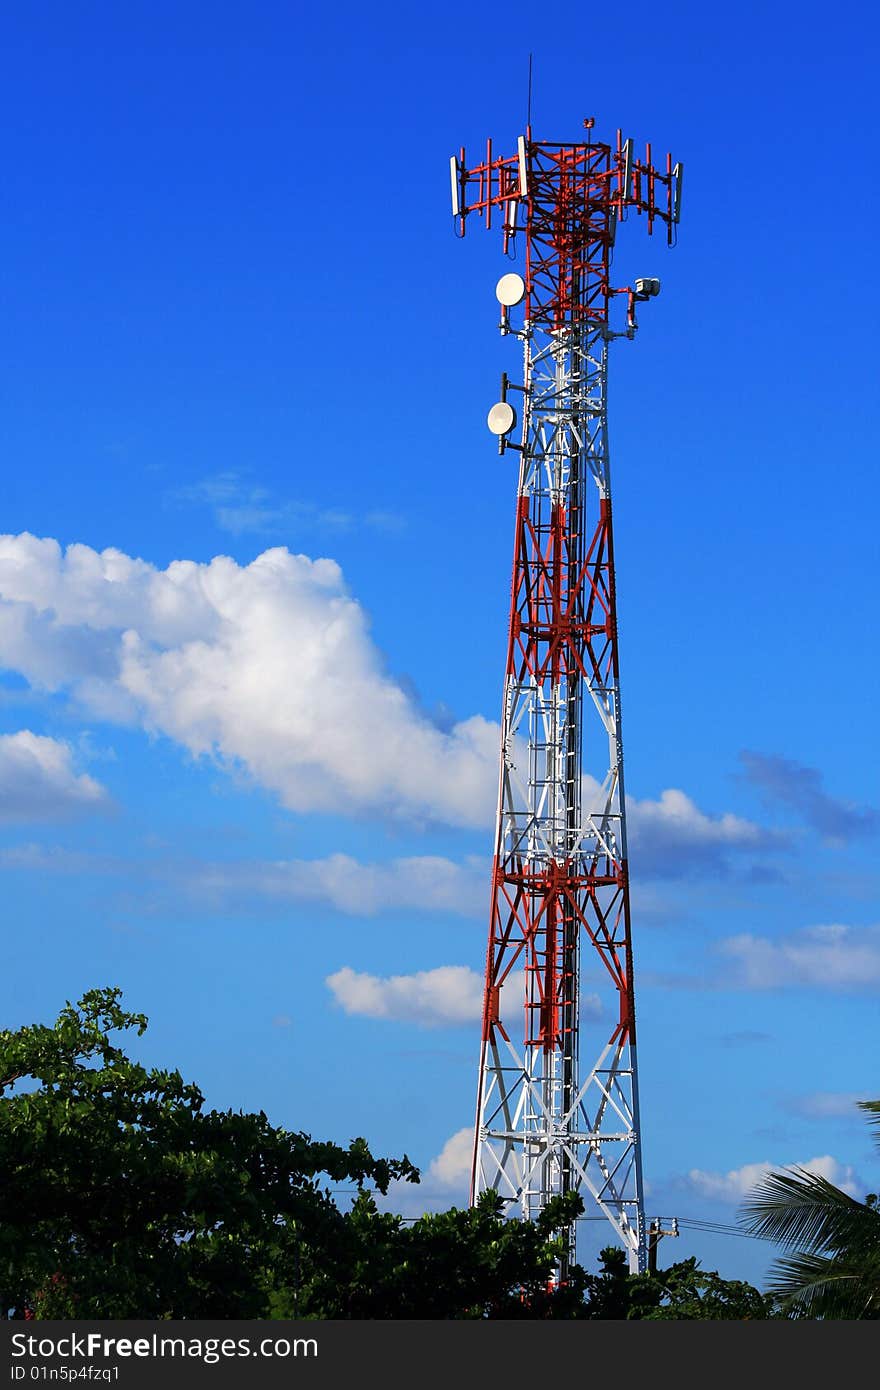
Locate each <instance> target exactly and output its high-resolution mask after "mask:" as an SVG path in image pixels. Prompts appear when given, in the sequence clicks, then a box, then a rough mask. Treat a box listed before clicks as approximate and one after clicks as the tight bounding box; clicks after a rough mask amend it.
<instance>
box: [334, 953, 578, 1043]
mask: <svg viewBox="0 0 880 1390" xmlns="http://www.w3.org/2000/svg"><path fill="white" fill-rule="evenodd" d="M327 984H328V986H329V987H330V989H331V990H332V992H333V994H334V996H335V998H336V1002H337V1003H338V1004H340V1005H341V1006H342V1008H343V1009H344V1010H345V1012H346V1013H347V1014H361V1015H363V1016H364V1017H366V1018H391V1019H397V1020H408V1021H412V1022H414V1023H420V1024H422V1025H423V1026H424V1027H428V1028H430V1027H436V1026H437V1025H438V1024H444V1023H448V1024H455V1023H476V1022H477V1021H478V1020H479V1019H480V1018H481V1016H482V1009H483V976H482V975H478V974H477V972H476V971H475V970H471V969H469V968H468V967H467V966H465V965H441V966H439V967H438V968H437V969H435V970H419V971H416V972H415V974H413V975H391V976H387V977H384V978H383V977H381V976H379V975H369V974H362V973H360V972H358V971H356V970H352V969H351V967H350V966H344V967H343V969H342V970H337V972H336V974H335V975H330V976H328V978H327ZM524 999H525V975H524V972H523V971H522V970H513V971H511V973H510V975H508V977H507V979H506V980H505V982H504V984H503V985H502V986H501V1012H502V1017H503V1018H505V1019H506V1020H508V1021H509V1020H510V1019H511V1018H513V1017H514V1016H516V1018H517V1019H518V1020H521V1019H522V1017H523V1002H524ZM580 1009H581V1018H582V1019H583V1020H584V1021H586V1020H587V1019H595V1018H600V1017H601V1015H602V1001H601V999H600V998H599V996H598V994H593V993H586V992H585V993H583V994H582V995H581V999H580Z"/></svg>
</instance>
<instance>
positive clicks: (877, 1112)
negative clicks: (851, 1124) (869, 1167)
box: [858, 1100, 880, 1148]
mask: <svg viewBox="0 0 880 1390" xmlns="http://www.w3.org/2000/svg"><path fill="white" fill-rule="evenodd" d="M858 1106H859V1109H860V1110H864V1111H865V1113H866V1115H867V1117H868V1124H869V1125H870V1126H871V1127H872V1129H873V1130H874V1142H875V1144H876V1145H877V1147H878V1148H880V1100H860V1101H859V1102H858Z"/></svg>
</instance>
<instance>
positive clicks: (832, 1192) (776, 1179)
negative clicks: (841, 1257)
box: [742, 1168, 880, 1254]
mask: <svg viewBox="0 0 880 1390" xmlns="http://www.w3.org/2000/svg"><path fill="white" fill-rule="evenodd" d="M742 1213H743V1225H744V1228H745V1229H746V1230H747V1231H748V1232H749V1234H750V1235H755V1236H761V1237H763V1238H764V1239H766V1240H772V1241H774V1242H775V1243H776V1244H777V1245H781V1246H782V1247H783V1248H784V1249H786V1250H803V1251H807V1252H809V1253H812V1254H819V1253H822V1252H831V1251H836V1250H844V1249H847V1248H848V1247H852V1246H853V1245H856V1246H859V1247H861V1246H862V1245H866V1246H867V1247H868V1248H870V1247H871V1246H872V1245H873V1244H874V1243H875V1242H878V1241H880V1212H876V1211H874V1210H873V1209H872V1208H871V1207H868V1206H867V1205H866V1204H865V1203H864V1202H859V1201H856V1199H855V1198H854V1197H850V1196H849V1194H848V1193H846V1192H842V1191H841V1190H840V1188H839V1187H835V1185H834V1183H831V1182H829V1181H828V1179H827V1178H823V1177H821V1176H820V1175H819V1174H817V1173H810V1172H808V1171H807V1170H806V1169H805V1168H792V1169H788V1170H786V1171H784V1172H777V1173H767V1174H766V1176H765V1177H764V1178H762V1179H761V1181H760V1182H759V1183H758V1184H757V1185H756V1186H755V1188H754V1189H753V1190H752V1192H751V1194H750V1195H749V1197H748V1198H746V1200H745V1202H744V1203H743V1208H742Z"/></svg>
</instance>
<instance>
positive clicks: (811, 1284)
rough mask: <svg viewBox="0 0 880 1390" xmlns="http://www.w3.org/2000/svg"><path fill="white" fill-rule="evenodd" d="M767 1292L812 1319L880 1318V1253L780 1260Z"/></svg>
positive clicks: (797, 1257) (800, 1256)
mask: <svg viewBox="0 0 880 1390" xmlns="http://www.w3.org/2000/svg"><path fill="white" fill-rule="evenodd" d="M771 1273H772V1276H773V1277H772V1279H771V1281H770V1283H769V1285H768V1288H767V1292H768V1293H770V1294H772V1295H773V1296H774V1297H775V1298H778V1299H779V1300H780V1302H781V1304H782V1306H783V1308H787V1309H789V1310H790V1311H791V1312H793V1313H794V1314H795V1315H798V1314H800V1315H801V1316H806V1317H811V1318H847V1319H850V1318H858V1319H861V1318H880V1255H878V1254H875V1257H874V1259H873V1260H870V1259H869V1260H867V1261H866V1260H864V1259H862V1258H855V1259H854V1258H852V1257H851V1256H850V1255H846V1256H840V1255H805V1254H804V1255H795V1256H792V1257H789V1258H788V1259H781V1260H777V1261H776V1263H775V1264H774V1266H773V1269H772V1271H771Z"/></svg>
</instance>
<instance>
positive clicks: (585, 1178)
mask: <svg viewBox="0 0 880 1390" xmlns="http://www.w3.org/2000/svg"><path fill="white" fill-rule="evenodd" d="M590 125H592V122H591V123H590ZM681 174H682V171H681V165H675V166H673V164H672V161H671V158H670V157H669V156H667V158H666V167H665V171H664V170H660V169H657V168H655V166H654V164H653V162H652V160H651V150H650V146H648V148H647V151H646V155H645V158H644V160H642V159H636V158H635V155H634V150H633V145H632V142H631V141H623V140H622V138H621V134H620V132H618V134H617V143H616V146H614V147H612V146H611V145H608V144H602V143H598V142H595V141H593V140H592V139H591V138H590V139H588V140H587V141H586V142H583V143H577V144H557V143H549V142H538V141H534V140H533V139H532V137H531V131H529V132H528V133H527V134H526V135H525V136H524V137H520V140H519V142H518V146H517V151H516V153H515V154H514V155H512V156H509V157H497V158H496V157H494V156H493V152H492V145H491V142H488V144H487V149H486V158H485V160H484V161H482V162H481V163H479V164H477V165H476V166H473V167H470V168H469V167H468V166H467V164H466V160H465V152H464V150H462V151H461V152H460V155H459V156H458V157H455V158H453V160H452V161H451V181H452V201H453V216H454V218H455V222H456V226H457V229H458V230H459V232H460V233H461V234H463V233H464V230H465V227H466V224H467V219H468V218H469V217H471V216H472V215H473V214H479V215H480V216H481V218H482V220H483V221H484V222H485V225H486V226H487V227H491V224H492V219H493V215H494V216H495V218H496V220H500V224H501V230H502V236H503V244H504V250H505V251H506V252H507V253H508V254H510V253H511V252H513V251H514V250H515V248H516V245H517V241H518V239H524V241H525V258H524V259H525V265H524V276H523V277H519V276H517V275H511V274H508V275H506V276H505V277H504V278H503V279H502V280H501V281H500V282H499V286H498V298H499V300H500V301H501V303H502V321H501V330H502V333H504V334H506V335H511V336H515V337H517V338H518V339H519V340H520V341H521V343H522V348H523V368H522V371H523V377H522V382H521V383H519V384H516V385H514V384H512V383H511V382H509V381H508V379H507V376H506V375H504V376H503V377H502V393H501V394H502V400H501V402H499V404H498V405H497V406H495V407H494V408H493V411H492V412H490V428H492V429H493V431H494V432H495V433H496V434H497V435H498V437H499V451H500V452H502V453H504V452H507V451H508V450H510V451H513V452H514V453H515V454H518V457H519V480H518V487H517V501H516V516H515V527H514V554H513V577H512V586H511V605H510V622H509V628H508V646H507V664H506V675H505V685H504V701H503V710H502V735H501V758H500V777H499V796H498V813H497V821H496V834H495V853H494V861H493V873H492V892H491V913H490V927H489V941H488V950H487V959H486V980H485V991H484V1001H483V1019H482V1046H481V1055H480V1069H479V1085H478V1099H477V1117H476V1127H475V1143H474V1159H473V1172H472V1184H471V1200H472V1201H474V1200H476V1198H477V1197H478V1196H479V1194H480V1193H481V1192H483V1191H484V1190H485V1189H487V1188H493V1189H495V1190H497V1192H498V1193H499V1194H500V1195H501V1196H502V1197H503V1198H505V1199H506V1200H507V1201H508V1202H509V1204H510V1210H511V1211H512V1212H514V1211H515V1212H516V1213H517V1214H519V1215H521V1216H523V1217H525V1218H527V1219H531V1218H534V1217H535V1216H536V1215H537V1214H538V1212H539V1211H540V1210H541V1209H542V1208H543V1207H544V1206H546V1204H547V1202H548V1201H549V1200H550V1199H551V1198H552V1197H554V1196H557V1195H559V1194H562V1193H566V1192H569V1191H577V1192H579V1193H580V1194H581V1196H582V1198H583V1199H584V1202H585V1206H586V1215H587V1216H588V1217H592V1218H597V1217H598V1218H604V1219H606V1220H607V1221H608V1222H609V1223H610V1224H611V1226H612V1227H613V1229H614V1232H615V1234H616V1237H617V1238H618V1240H619V1241H620V1243H621V1244H622V1245H623V1246H624V1248H625V1249H626V1250H627V1252H628V1257H629V1263H630V1268H631V1269H633V1270H640V1269H644V1267H645V1263H646V1240H647V1233H646V1227H645V1218H644V1203H643V1186H642V1165H641V1132H640V1123H639V1097H638V1075H637V1066H636V1022H635V996H634V986H633V950H632V935H631V923H630V892H629V869H628V860H627V844H626V803H625V796H624V775H623V735H622V728H621V708H620V686H619V664H618V641H617V606H616V595H615V572H614V546H613V529H612V504H611V472H610V462H609V454H608V425H607V366H608V349H609V345H610V343H611V342H612V341H613V340H614V339H615V338H617V337H621V336H625V337H629V338H631V337H632V336H633V335H634V332H635V328H636V321H635V306H636V303H637V302H639V301H640V300H644V299H647V298H649V297H651V296H652V295H654V294H656V293H657V291H658V290H659V281H656V280H645V281H636V283H635V287H629V286H627V287H622V288H614V287H612V285H611V282H610V266H611V258H612V248H613V246H614V242H615V237H616V233H617V228H618V224H619V223H621V222H623V221H624V220H625V219H626V217H627V214H628V213H629V212H630V211H631V210H632V211H635V212H636V213H637V214H640V215H643V216H644V217H645V219H646V224H647V228H648V231H649V232H651V231H653V228H654V224H655V222H656V221H660V222H662V223H663V224H664V225H665V227H666V230H667V237H668V240H669V242H670V244H672V242H673V240H674V236H675V229H676V225H677V222H678V217H679V211H680V198H681ZM618 297H619V298H618ZM615 302H622V305H623V307H624V309H625V316H624V317H623V326H622V327H621V328H620V329H619V330H615V329H613V328H612V326H611V317H610V309H611V307H612V305H613V304H614V303H615ZM520 303H521V305H522V320H521V326H520V327H515V326H514V324H513V318H512V316H514V311H515V310H516V311H517V312H516V315H515V316H516V317H518V312H519V311H518V305H519V304H520ZM514 400H516V401H517V402H518V403H519V404H520V428H519V434H518V438H517V439H514V437H513V436H514V432H515V429H516V415H517V412H516V411H515V410H514V408H513V401H514ZM567 1245H568V1254H567V1256H566V1257H564V1259H563V1260H562V1262H561V1271H562V1274H563V1275H564V1271H565V1267H566V1265H567V1263H568V1260H569V1259H570V1258H571V1257H573V1255H574V1248H575V1231H574V1228H572V1229H571V1230H570V1231H569V1235H568V1242H567Z"/></svg>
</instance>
